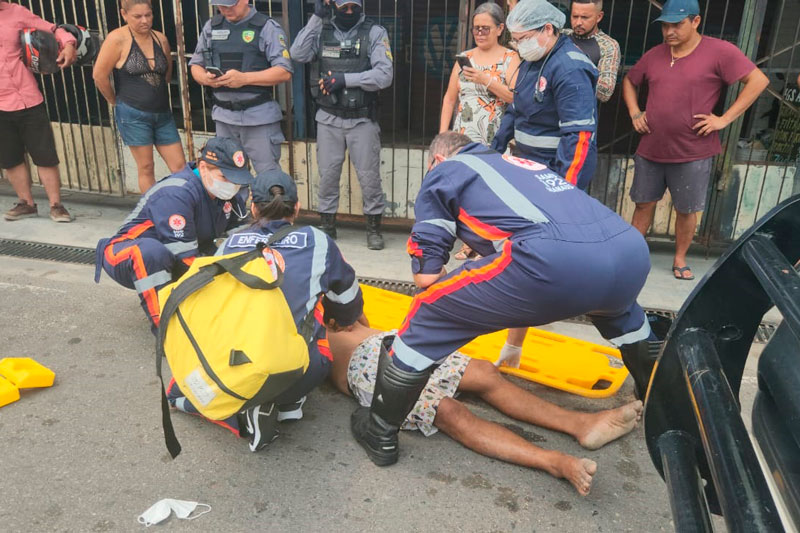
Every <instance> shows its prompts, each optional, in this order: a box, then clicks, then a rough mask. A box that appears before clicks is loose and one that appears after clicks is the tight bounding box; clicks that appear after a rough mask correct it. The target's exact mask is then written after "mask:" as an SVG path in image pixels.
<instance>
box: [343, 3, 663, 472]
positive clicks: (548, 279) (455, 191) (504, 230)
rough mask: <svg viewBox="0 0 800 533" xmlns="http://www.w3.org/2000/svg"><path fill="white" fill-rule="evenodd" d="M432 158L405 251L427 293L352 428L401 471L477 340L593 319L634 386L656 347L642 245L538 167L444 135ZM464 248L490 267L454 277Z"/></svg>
mask: <svg viewBox="0 0 800 533" xmlns="http://www.w3.org/2000/svg"><path fill="white" fill-rule="evenodd" d="M523 1H524V0H523ZM592 98H594V96H592ZM430 154H431V159H430V162H429V169H431V170H429V172H428V174H427V175H426V176H425V179H424V180H423V182H422V187H421V189H420V191H419V195H418V196H417V201H416V203H415V206H414V210H415V213H416V216H417V220H416V223H415V224H414V227H413V230H412V233H411V237H410V238H409V242H408V250H409V253H410V254H411V267H412V272H413V273H414V281H415V282H416V284H417V286H419V287H420V288H421V289H422V290H421V292H419V293H418V294H417V295H416V296H415V298H414V300H413V302H412V304H411V308H410V310H409V312H408V315H407V316H406V319H405V320H404V321H403V325H402V326H401V327H400V329H399V331H398V333H397V336H395V337H394V338H393V339H390V340H389V341H388V342H386V343H385V344H384V347H383V348H384V350H383V353H382V354H381V359H382V360H381V362H380V364H379V367H378V368H379V370H378V377H377V382H376V385H375V393H374V397H373V401H372V407H371V408H370V409H367V408H361V409H360V410H358V411H356V412H355V413H354V414H353V417H352V419H351V426H352V431H353V434H354V435H355V437H356V439H357V440H358V441H359V442H360V443H361V445H362V446H363V447H364V448H365V449H366V451H367V453H368V454H369V456H370V458H371V459H372V460H373V462H375V463H376V464H379V465H389V464H392V463H394V462H395V461H397V457H398V452H397V430H398V428H399V426H400V424H401V423H402V421H403V420H404V419H405V417H406V415H407V414H408V412H409V411H410V409H411V407H412V406H413V405H414V403H415V402H416V400H417V398H418V396H419V394H420V391H421V390H422V389H423V387H424V386H425V384H426V382H427V380H428V375H429V374H430V371H431V367H432V365H435V364H436V363H439V362H441V361H442V360H443V359H444V358H445V357H447V356H448V355H449V354H450V353H451V352H452V351H453V350H456V349H458V348H460V347H461V346H463V345H464V344H466V343H467V342H469V341H470V340H472V339H474V338H475V337H477V336H479V335H483V334H486V333H490V332H493V331H498V330H501V329H504V328H507V327H524V326H537V325H541V324H547V323H550V322H554V321H558V320H564V319H566V318H570V317H574V316H577V315H581V314H584V313H585V314H587V315H588V316H589V317H590V319H591V320H592V322H593V324H594V325H595V327H596V328H597V329H598V330H599V331H600V333H601V334H602V335H603V337H604V338H606V339H608V340H609V341H611V342H612V343H614V344H616V345H617V346H620V349H621V351H622V354H623V361H624V362H625V364H626V365H627V366H628V368H629V370H631V373H632V374H634V378H635V379H636V383H637V386H638V385H639V384H640V382H641V380H642V376H644V379H645V380H646V378H648V377H649V370H650V369H649V368H640V366H642V367H643V366H644V365H639V364H638V363H641V362H645V361H647V360H648V355H647V354H648V353H649V349H650V343H649V342H648V339H651V340H655V337H654V336H651V329H650V324H649V322H648V320H647V318H646V317H645V313H644V311H643V310H642V308H641V307H639V305H638V304H637V303H636V297H637V295H638V294H639V291H640V290H641V288H642V286H643V285H644V282H645V280H646V278H647V274H648V272H649V270H650V257H649V253H648V249H647V244H646V243H645V241H644V238H642V236H641V234H640V233H639V232H638V231H636V230H635V229H634V228H633V227H632V226H631V225H630V224H628V223H627V222H625V221H624V220H622V218H620V217H619V216H618V215H617V214H616V213H614V212H613V211H611V210H610V209H608V208H607V207H605V206H604V205H603V204H601V203H600V202H598V201H597V200H595V199H594V198H592V197H591V196H589V195H587V194H585V193H583V192H582V191H580V190H578V189H576V188H575V187H574V186H573V185H572V184H570V183H567V182H566V181H565V180H564V179H562V178H561V177H560V176H558V175H557V174H555V173H554V172H553V171H552V170H550V169H549V168H547V167H545V166H544V165H542V164H540V163H536V162H534V161H530V160H527V159H522V158H517V157H514V156H511V155H500V154H499V153H497V152H495V151H493V150H490V149H488V148H486V147H485V146H483V145H481V144H478V143H471V142H470V140H469V138H468V137H465V136H464V135H461V134H458V133H455V132H445V133H442V134H439V135H438V136H437V137H436V138H435V139H434V140H433V143H432V144H431V147H430ZM456 239H461V240H462V241H463V242H465V243H466V244H467V245H469V246H470V247H471V248H472V249H473V250H475V251H476V252H478V253H479V254H480V255H482V256H483V258H481V259H479V260H476V261H469V262H467V263H465V264H463V265H462V266H461V267H459V268H458V269H456V270H454V271H453V272H450V273H449V274H448V273H447V272H446V271H445V269H444V265H445V264H446V263H447V261H448V258H449V253H450V251H451V250H452V248H453V245H454V243H455V242H456ZM644 383H645V386H646V384H647V382H646V381H645V382H644Z"/></svg>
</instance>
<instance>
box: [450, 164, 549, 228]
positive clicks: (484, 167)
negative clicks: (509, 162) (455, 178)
mask: <svg viewBox="0 0 800 533" xmlns="http://www.w3.org/2000/svg"><path fill="white" fill-rule="evenodd" d="M449 161H459V162H461V163H464V164H465V165H467V166H468V167H469V168H471V169H472V170H474V171H475V172H476V173H478V175H479V176H480V177H481V178H482V179H483V181H484V183H486V185H487V186H488V187H489V189H491V190H492V192H493V193H494V194H495V195H496V196H497V198H499V199H500V201H501V202H503V203H504V204H506V205H507V206H508V207H509V209H511V210H512V211H513V212H514V213H516V214H517V215H519V216H521V217H522V218H524V219H526V220H529V221H531V222H533V223H536V224H539V223H543V222H549V220H548V218H547V217H546V216H545V215H544V213H542V212H541V211H540V210H539V208H538V207H536V206H535V205H533V204H532V203H531V202H530V200H528V199H527V198H525V197H524V196H523V195H522V194H520V192H519V191H518V190H517V189H516V188H515V187H514V186H513V185H511V184H510V183H509V182H508V181H507V180H506V179H505V178H504V177H503V176H502V175H500V173H499V172H498V171H497V170H495V169H494V168H493V167H492V166H491V165H489V164H488V163H486V161H484V160H483V159H481V158H479V157H476V156H474V155H469V154H460V155H457V156H455V157H452V158H450V159H449Z"/></svg>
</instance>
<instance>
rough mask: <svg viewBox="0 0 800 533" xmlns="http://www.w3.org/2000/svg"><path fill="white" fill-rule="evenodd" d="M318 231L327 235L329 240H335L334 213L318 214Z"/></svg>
mask: <svg viewBox="0 0 800 533" xmlns="http://www.w3.org/2000/svg"><path fill="white" fill-rule="evenodd" d="M319 229H321V230H322V231H324V232H325V233H327V234H328V237H330V238H331V239H333V240H336V213H320V214H319Z"/></svg>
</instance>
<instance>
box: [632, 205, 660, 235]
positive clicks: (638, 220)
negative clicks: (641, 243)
mask: <svg viewBox="0 0 800 533" xmlns="http://www.w3.org/2000/svg"><path fill="white" fill-rule="evenodd" d="M655 214H656V202H645V203H641V204H636V209H634V211H633V218H632V219H631V226H633V227H634V228H636V229H637V230H639V233H641V234H642V235H647V230H648V229H650V225H651V224H652V223H653V216H654V215H655Z"/></svg>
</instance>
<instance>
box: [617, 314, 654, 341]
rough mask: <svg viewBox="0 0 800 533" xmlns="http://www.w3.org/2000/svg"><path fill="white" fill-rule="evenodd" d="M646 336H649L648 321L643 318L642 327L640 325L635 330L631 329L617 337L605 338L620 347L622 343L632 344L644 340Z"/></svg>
mask: <svg viewBox="0 0 800 533" xmlns="http://www.w3.org/2000/svg"><path fill="white" fill-rule="evenodd" d="M648 338H650V322H649V321H648V320H647V318H645V319H644V323H643V324H642V327H640V328H639V329H637V330H636V331H631V332H628V333H626V334H625V335H621V336H619V337H616V338H613V339H607V340H608V342H610V343H611V344H613V345H614V346H616V347H620V346H622V345H623V344H633V343H634V342H639V341H644V340H647V339H648Z"/></svg>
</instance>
